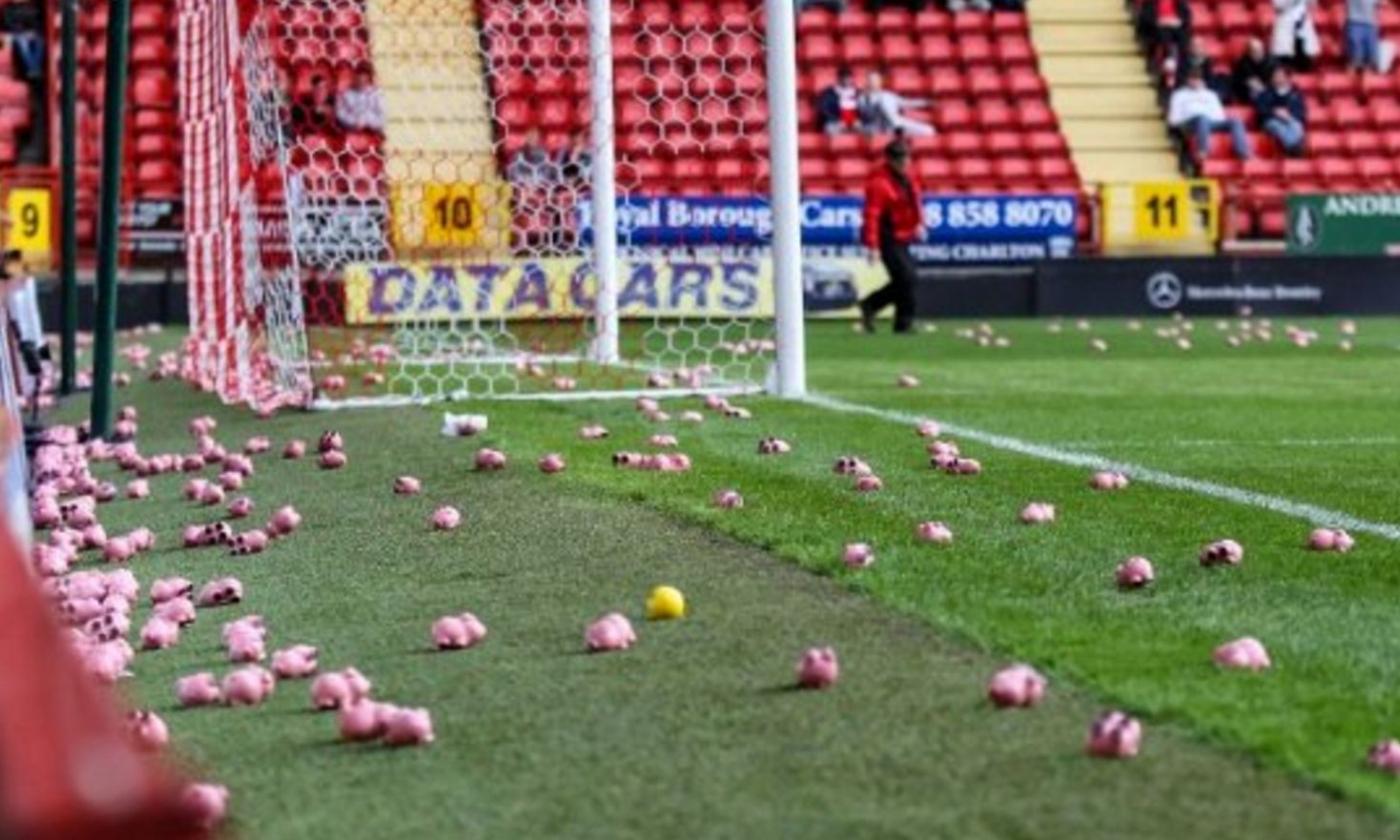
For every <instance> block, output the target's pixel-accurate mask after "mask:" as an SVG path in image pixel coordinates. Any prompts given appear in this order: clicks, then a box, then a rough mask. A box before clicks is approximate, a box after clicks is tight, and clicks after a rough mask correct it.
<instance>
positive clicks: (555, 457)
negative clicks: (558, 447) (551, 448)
mask: <svg viewBox="0 0 1400 840" xmlns="http://www.w3.org/2000/svg"><path fill="white" fill-rule="evenodd" d="M564 466H565V465H564V456H563V455H560V454H559V453H557V452H551V453H549V454H548V455H546V456H544V457H543V458H541V459H540V472H542V473H545V474H546V475H553V474H554V473H560V472H563V471H564Z"/></svg>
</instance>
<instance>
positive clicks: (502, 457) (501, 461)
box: [474, 448, 506, 472]
mask: <svg viewBox="0 0 1400 840" xmlns="http://www.w3.org/2000/svg"><path fill="white" fill-rule="evenodd" d="M474 462H475V464H476V468H477V469H478V470H479V471H481V472H494V471H496V470H503V469H505V468H506V454H505V453H504V452H501V451H500V450H497V449H488V448H482V449H478V450H477V451H476V456H475V458H474Z"/></svg>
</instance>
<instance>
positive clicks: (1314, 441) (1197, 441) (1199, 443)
mask: <svg viewBox="0 0 1400 840" xmlns="http://www.w3.org/2000/svg"><path fill="white" fill-rule="evenodd" d="M1045 445H1046V446H1055V447H1060V448H1064V447H1100V446H1107V447H1115V446H1121V447H1125V448H1130V449H1139V448H1141V449H1146V448H1157V447H1161V446H1184V447H1188V448H1190V447H1200V448H1210V447H1218V446H1229V447H1240V446H1253V447H1271V446H1287V447H1295V446H1400V438H1397V437H1345V438H1278V439H1277V440H1230V439H1229V438H1187V439H1184V440H1170V439H1167V440H1057V441H1052V442H1048V443H1046V444H1045Z"/></svg>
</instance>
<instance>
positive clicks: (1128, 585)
mask: <svg viewBox="0 0 1400 840" xmlns="http://www.w3.org/2000/svg"><path fill="white" fill-rule="evenodd" d="M1113 579H1114V581H1115V582H1117V584H1118V585H1119V586H1120V587H1122V588H1123V589H1139V588H1141V587H1144V586H1146V585H1148V584H1149V583H1151V582H1152V581H1153V580H1155V579H1156V572H1155V571H1154V570H1153V568H1152V561H1150V560H1148V559H1147V558H1146V557H1129V558H1128V559H1127V560H1124V561H1123V562H1122V563H1119V564H1118V568H1117V569H1114V571H1113Z"/></svg>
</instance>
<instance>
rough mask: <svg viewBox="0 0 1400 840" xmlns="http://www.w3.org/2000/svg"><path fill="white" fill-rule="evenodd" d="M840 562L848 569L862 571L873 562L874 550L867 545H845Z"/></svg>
mask: <svg viewBox="0 0 1400 840" xmlns="http://www.w3.org/2000/svg"><path fill="white" fill-rule="evenodd" d="M841 562H842V563H845V564H846V567H847V568H850V569H864V568H866V567H868V566H870V565H872V564H874V562H875V550H874V549H872V548H871V547H870V546H869V545H868V544H867V543H846V548H845V550H843V551H842V552H841Z"/></svg>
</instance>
